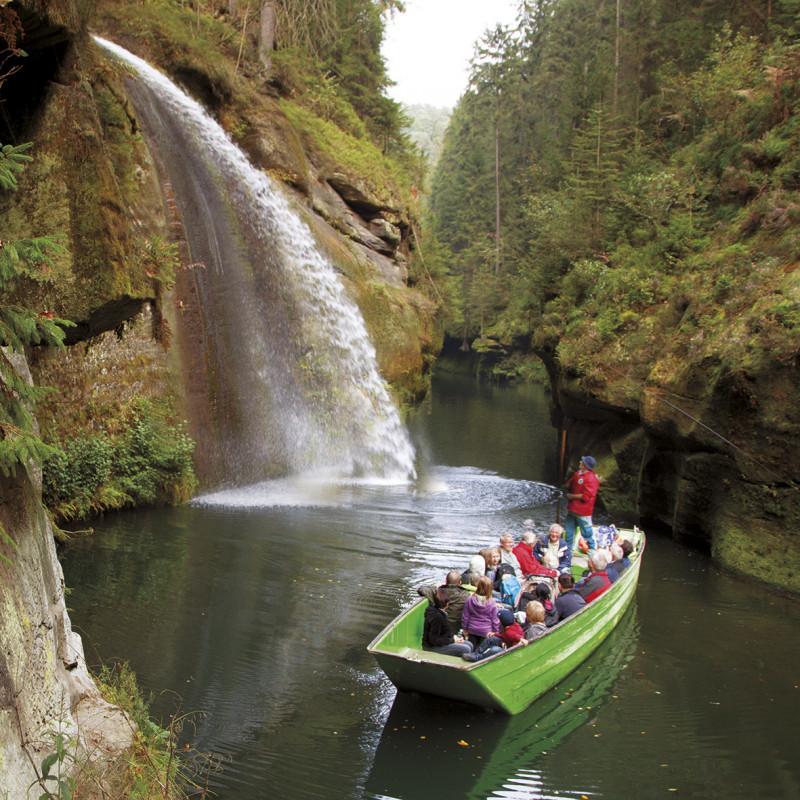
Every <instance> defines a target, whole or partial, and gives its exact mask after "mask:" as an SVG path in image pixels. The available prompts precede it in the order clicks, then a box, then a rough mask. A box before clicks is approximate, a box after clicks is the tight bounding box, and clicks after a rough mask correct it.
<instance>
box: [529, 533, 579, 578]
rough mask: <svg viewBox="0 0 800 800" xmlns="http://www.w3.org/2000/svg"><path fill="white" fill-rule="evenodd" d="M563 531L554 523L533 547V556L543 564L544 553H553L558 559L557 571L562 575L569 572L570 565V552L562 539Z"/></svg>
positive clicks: (565, 541)
mask: <svg viewBox="0 0 800 800" xmlns="http://www.w3.org/2000/svg"><path fill="white" fill-rule="evenodd" d="M563 535H564V529H563V528H562V527H561V526H560V525H559V524H558V523H557V522H554V523H553V524H552V525H551V526H550V529H549V530H548V531H547V535H546V536H542V537H541V538H540V539H539V541H538V542H536V544H535V545H534V546H533V554H534V556H536V558H537V559H538V560H539V561H540V562H542V563H544V555H545V553H548V552H549V553H553V554H554V555H555V556H556V558H557V559H558V571H559V572H560V573H562V574H564V573H567V572H569V571H570V566H571V564H572V553H571V552H570V549H569V545H568V544H567V540H566V539H564V538H562V537H563Z"/></svg>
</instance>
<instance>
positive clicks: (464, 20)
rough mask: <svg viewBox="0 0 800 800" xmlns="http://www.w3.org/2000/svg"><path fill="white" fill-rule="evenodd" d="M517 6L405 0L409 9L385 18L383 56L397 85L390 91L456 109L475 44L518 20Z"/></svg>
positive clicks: (506, 0)
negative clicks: (492, 30)
mask: <svg viewBox="0 0 800 800" xmlns="http://www.w3.org/2000/svg"><path fill="white" fill-rule="evenodd" d="M516 9H517V2H516V0H406V10H405V13H403V14H395V15H394V17H393V18H390V19H387V22H386V38H385V41H384V44H383V54H384V56H385V58H386V63H387V66H388V70H389V77H390V78H391V79H392V80H393V81H395V83H396V84H397V85H396V86H393V87H391V88H390V89H389V95H390V96H391V97H393V98H394V99H395V100H397V101H399V102H401V103H404V104H406V105H413V104H416V103H428V104H429V105H433V106H448V107H450V108H452V107H453V106H454V105H455V104H456V102H457V101H458V98H459V97H460V96H461V95H462V94H463V92H464V90H465V89H466V87H467V75H468V72H469V60H470V58H472V55H473V50H474V45H475V42H476V41H477V40H478V39H479V38H480V36H481V34H482V33H483V32H484V31H485V30H486V29H487V28H493V27H494V26H495V25H497V24H498V23H501V24H503V25H508V24H509V23H512V22H514V20H515V18H516Z"/></svg>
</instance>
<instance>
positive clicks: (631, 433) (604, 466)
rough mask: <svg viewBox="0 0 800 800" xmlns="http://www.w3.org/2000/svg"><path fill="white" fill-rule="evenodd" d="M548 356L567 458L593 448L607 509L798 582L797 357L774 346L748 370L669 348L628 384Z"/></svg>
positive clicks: (776, 579)
mask: <svg viewBox="0 0 800 800" xmlns="http://www.w3.org/2000/svg"><path fill="white" fill-rule="evenodd" d="M545 356H547V354H545ZM548 362H549V366H550V369H549V371H550V375H551V379H552V382H553V386H554V394H553V396H554V400H555V403H556V405H557V413H558V414H559V415H560V416H561V417H562V420H563V424H564V425H565V427H566V428H567V430H568V431H569V441H570V455H571V459H572V461H573V462H574V461H576V460H577V458H579V457H580V455H581V454H582V453H586V452H587V451H590V452H592V454H594V455H595V456H596V457H597V458H598V462H599V463H598V469H597V471H598V474H599V475H601V477H602V478H603V479H604V480H603V484H602V490H601V498H602V502H603V505H604V506H605V508H606V509H607V510H608V512H609V513H610V514H611V515H612V516H613V517H617V518H621V519H626V520H628V521H638V522H639V523H640V524H641V525H643V526H644V527H645V528H648V527H649V528H651V529H661V530H665V531H668V532H670V533H671V535H672V536H673V537H674V538H676V539H678V540H681V541H686V542H688V543H691V544H694V545H699V546H700V547H702V548H703V549H705V550H707V551H708V552H709V553H710V554H711V556H712V557H713V558H714V559H715V560H716V561H717V562H718V563H719V564H721V565H723V566H724V567H726V568H729V569H731V570H733V571H736V572H739V573H741V574H744V575H748V576H751V577H754V578H757V579H759V580H762V581H764V582H766V583H768V584H770V585H772V586H774V587H776V588H780V589H786V590H788V591H790V592H793V593H798V592H800V536H798V531H799V530H800V487H798V484H797V482H796V479H795V474H794V462H795V460H796V454H797V453H798V452H800V410H799V409H798V405H797V403H796V402H794V400H793V398H794V397H796V395H797V392H798V390H799V389H800V376H798V370H797V364H796V362H795V363H792V362H791V361H790V362H789V363H786V361H785V360H784V359H783V357H782V354H781V353H778V352H776V353H775V358H773V359H770V360H768V361H765V362H764V363H763V364H762V365H761V368H760V369H758V370H755V369H751V370H745V369H741V368H740V369H731V368H729V367H726V366H725V365H724V364H723V363H720V362H719V361H717V362H716V363H713V364H710V363H709V362H708V361H706V360H700V361H694V360H692V359H684V360H680V359H678V358H675V357H674V356H673V355H672V354H671V355H670V356H667V357H664V358H663V359H660V360H657V361H656V363H654V364H652V365H650V367H649V370H648V375H647V376H646V377H645V378H644V380H642V383H641V385H640V386H639V387H638V389H637V390H636V391H633V392H630V393H626V392H624V391H621V389H620V387H621V385H622V382H620V383H616V384H615V383H611V382H609V384H608V385H607V386H605V387H602V388H601V387H595V388H594V389H593V390H589V389H587V388H586V387H585V386H584V385H581V383H580V381H578V380H576V379H575V378H574V377H573V378H570V377H569V376H568V375H567V374H566V372H565V370H564V369H563V366H562V365H561V364H560V363H558V362H555V361H554V360H552V359H548Z"/></svg>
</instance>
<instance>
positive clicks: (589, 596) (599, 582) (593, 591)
mask: <svg viewBox="0 0 800 800" xmlns="http://www.w3.org/2000/svg"><path fill="white" fill-rule="evenodd" d="M613 585H614V584H613V583H611V579H610V578H609V577H608V573H607V572H606V571H605V570H603V571H602V572H592V573H590V574H589V576H588V577H586V578H585V579H584V580H583V581H581V583H580V584H579V585H578V587H577V589H578V594H579V595H581V596H582V597H583V599H584V600H585V601H586V602H587V603H591V602H592V600H596V599H597V598H598V597H600V595H601V594H603V592H607V591H608V590H609V589H610V588H611V587H612V586H613Z"/></svg>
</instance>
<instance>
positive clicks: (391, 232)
mask: <svg viewBox="0 0 800 800" xmlns="http://www.w3.org/2000/svg"><path fill="white" fill-rule="evenodd" d="M161 5H162V8H161V10H164V9H167V11H168V12H169V14H174V15H177V14H183V13H184V9H183V8H181V7H179V6H178V4H161ZM128 6H129V4H127V3H121V2H119V3H115V2H103V3H99V4H97V5H96V6H95V5H94V4H91V9H90V8H89V6H87V5H86V4H79V3H75V2H73V1H72V0H58V2H52V3H45V2H39V1H38V0H29V1H28V2H19V3H13V8H14V9H15V10H16V11H17V12H18V14H19V17H20V20H21V22H22V25H23V27H24V33H25V38H24V40H23V42H22V44H23V46H24V48H25V50H26V51H27V52H28V58H27V59H26V61H25V63H24V64H23V69H22V70H20V72H19V73H17V74H16V75H14V76H13V77H12V78H10V79H8V80H7V81H6V84H5V86H4V89H3V91H4V98H3V99H4V102H3V105H2V108H3V114H2V119H1V120H0V142H3V143H7V142H15V143H19V142H22V141H33V142H34V150H33V154H34V157H35V160H34V161H33V163H32V164H31V165H30V166H29V168H28V169H27V170H26V173H25V174H24V175H22V176H21V178H20V186H19V190H18V191H17V192H16V193H13V194H11V195H6V196H4V197H3V198H2V201H1V202H2V207H0V214H2V217H3V221H4V226H3V237H4V238H6V237H8V238H10V239H12V240H13V239H15V238H22V237H29V236H34V235H36V236H42V235H55V236H59V237H61V238H60V240H61V244H62V251H61V252H60V253H59V255H58V256H57V257H56V258H55V259H54V261H53V264H52V267H51V268H50V271H49V274H46V275H44V276H43V277H40V279H37V280H33V279H30V280H22V281H19V282H18V283H17V285H16V286H15V288H14V290H13V295H12V296H10V297H6V298H4V299H5V301H6V302H22V303H24V304H25V305H26V306H27V307H30V308H34V309H36V310H39V311H41V313H45V314H48V315H53V314H54V315H56V316H58V317H63V318H67V319H71V320H73V321H75V323H76V326H75V327H74V328H71V329H70V331H69V333H68V345H69V349H68V355H67V356H66V357H65V356H64V355H63V354H59V353H49V352H48V353H44V352H37V353H34V354H32V356H31V359H30V360H31V365H32V370H33V373H34V379H35V380H36V381H37V382H39V380H42V381H44V382H46V383H47V384H49V385H52V386H56V387H59V388H60V389H61V390H62V391H61V393H60V394H59V395H58V398H57V399H55V400H53V401H52V402H48V403H46V404H45V405H43V406H42V408H41V409H40V419H41V423H42V425H43V427H44V429H45V433H47V434H48V435H50V436H52V437H53V438H56V439H57V438H59V437H60V436H61V435H62V434H63V435H72V436H75V435H79V434H86V433H92V432H93V431H94V430H96V429H97V427H98V425H99V424H101V423H102V424H105V423H106V422H107V421H108V420H109V419H112V420H113V419H114V416H115V414H117V413H118V411H119V408H120V407H121V405H122V404H124V403H126V402H128V401H129V400H130V397H129V395H130V394H131V391H132V390H133V387H134V386H135V388H136V391H137V393H138V394H140V395H142V396H145V397H153V398H156V399H160V400H165V401H167V402H168V403H169V404H170V405H171V407H173V408H174V409H177V410H178V411H177V413H179V412H180V410H187V409H188V411H192V410H193V408H192V405H191V403H190V402H189V403H187V402H186V397H187V395H191V393H192V380H193V378H192V375H191V374H190V371H189V370H188V369H187V365H188V366H190V364H191V360H190V359H188V360H187V357H186V354H185V353H183V354H182V355H181V357H178V355H177V353H176V352H175V349H176V348H174V347H172V346H171V345H172V341H173V336H172V335H173V333H174V332H175V331H176V330H177V329H178V327H179V326H180V325H182V324H183V322H182V321H181V319H182V318H183V317H184V315H186V316H187V317H191V314H192V309H191V303H192V302H193V300H192V297H191V292H190V291H189V290H188V285H189V278H188V277H187V276H188V274H189V271H188V270H186V269H184V268H186V267H188V266H189V264H188V261H189V258H188V254H187V252H186V248H185V241H184V237H183V234H182V225H183V221H182V220H181V218H180V214H179V213H178V212H177V210H176V203H175V198H174V197H173V196H172V193H171V187H170V186H169V184H168V183H167V182H166V181H165V180H164V179H163V175H160V174H159V171H158V170H157V168H156V158H157V154H155V155H154V154H153V153H151V152H150V151H149V149H148V146H147V144H146V142H145V140H144V138H143V136H142V133H141V129H140V124H139V120H138V119H137V116H136V114H135V112H134V110H133V107H132V104H131V103H130V101H129V99H128V97H127V95H126V91H125V75H124V71H123V70H121V69H120V68H119V67H118V66H114V65H111V64H110V63H109V62H108V61H107V59H106V58H105V57H104V56H103V55H101V53H100V51H99V49H98V48H97V47H96V46H95V45H94V44H93V42H92V40H91V39H90V37H89V35H88V28H89V26H91V27H92V28H93V29H94V30H97V31H98V32H101V33H104V34H106V35H109V36H110V37H112V38H117V39H118V40H119V41H120V43H121V44H123V45H126V46H128V47H129V48H130V49H131V50H133V51H134V52H136V53H138V54H139V55H141V56H142V57H144V58H147V59H149V60H151V61H152V62H153V63H154V64H156V65H160V66H161V67H162V68H163V69H164V70H165V71H167V72H168V73H169V74H170V75H171V76H172V77H173V78H174V79H176V80H177V81H179V82H180V83H181V85H182V86H184V87H185V88H186V89H187V91H188V92H189V93H191V94H193V95H194V96H195V97H197V98H198V99H199V100H200V101H201V102H203V103H204V105H205V106H206V107H207V108H208V109H209V110H210V111H211V112H212V113H213V114H214V116H215V117H216V118H217V120H218V121H220V123H221V124H222V125H223V126H224V127H225V128H226V129H227V130H228V132H229V133H230V135H231V136H232V137H233V138H234V139H235V140H236V141H237V142H238V143H239V144H240V145H241V146H242V147H243V148H244V149H245V150H246V152H247V153H248V154H249V156H250V158H251V159H252V161H253V162H254V163H255V164H256V165H257V166H259V167H261V168H263V169H264V170H266V171H267V172H268V173H269V174H270V175H271V176H272V177H274V178H275V179H277V180H278V181H280V182H281V183H282V184H283V185H284V187H285V190H286V192H287V193H289V194H290V195H291V196H292V197H293V199H294V202H295V204H296V206H297V207H298V208H299V209H300V210H301V213H303V214H304V216H305V218H306V220H307V222H308V224H309V225H310V226H311V228H312V230H313V231H314V233H315V236H316V238H317V240H318V242H319V244H320V246H321V247H322V248H323V249H324V250H325V251H326V252H327V253H328V254H329V255H330V257H331V258H332V259H333V261H334V263H335V264H336V266H337V267H338V269H339V270H340V271H341V274H342V276H343V277H344V279H345V282H346V285H347V288H348V290H349V292H350V294H351V296H352V297H353V299H354V300H355V301H356V302H357V303H358V305H359V306H360V307H361V310H362V312H363V315H364V318H365V321H366V324H367V327H368V329H369V331H370V334H371V336H372V339H373V342H374V344H375V346H376V350H377V353H378V361H379V366H380V369H381V371H382V373H383V375H384V376H385V377H386V379H387V380H388V381H389V383H390V385H391V386H392V388H393V390H394V393H395V395H396V396H397V398H398V399H400V400H401V401H412V400H414V399H416V398H418V397H420V396H421V395H423V394H424V392H425V391H426V388H427V383H428V372H429V369H430V366H431V364H432V362H433V359H434V356H435V353H436V351H437V350H438V341H439V333H438V330H437V326H436V322H435V311H436V309H435V307H434V305H433V303H432V302H431V301H430V300H428V299H427V298H426V297H425V296H424V295H423V294H421V293H420V292H418V291H417V290H416V289H414V288H413V287H412V286H410V285H409V281H408V269H407V264H408V258H409V254H410V244H409V233H410V224H411V216H410V214H411V212H410V211H409V208H408V204H407V200H404V199H402V197H401V196H400V192H399V191H398V189H397V187H396V186H395V184H394V183H393V179H392V176H391V175H390V174H389V173H388V172H387V171H386V168H385V167H379V166H376V168H375V169H374V170H370V168H369V167H370V162H369V158H371V157H372V153H371V151H368V152H367V156H368V158H367V160H366V161H364V160H363V156H364V153H363V152H360V153H359V159H362V160H358V159H356V160H353V158H351V156H352V153H351V151H350V150H349V149H348V146H349V140H348V139H347V137H346V136H344V135H343V134H342V133H341V131H339V130H338V129H337V130H333V128H332V127H331V126H330V124H329V123H328V122H326V121H325V120H321V119H320V118H318V117H316V116H315V115H314V114H313V113H311V112H310V111H308V109H306V108H303V107H302V106H301V105H299V104H296V103H294V101H293V99H292V98H291V97H290V96H288V94H289V93H288V91H283V90H282V89H281V87H280V86H279V85H278V86H277V88H276V83H275V82H274V81H273V82H270V81H268V80H267V79H266V76H265V75H264V74H263V72H259V71H258V69H260V68H255V67H253V66H252V65H249V64H248V63H247V60H246V59H245V63H244V65H243V69H242V70H241V71H239V63H238V59H237V56H236V50H237V47H236V45H232V44H231V40H232V38H233V33H232V31H233V29H230V30H227V29H224V25H223V23H220V25H221V26H223V27H221V28H220V31H221V33H222V34H224V36H222V37H221V38H220V39H219V40H218V41H217V43H218V44H219V49H217V50H210V49H209V43H208V41H206V40H204V39H203V38H202V37H201V36H197V35H191V32H189V33H187V31H186V30H185V29H180V28H179V27H172V28H170V24H172V23H174V22H175V19H173V18H172V17H170V18H169V19H166V20H163V19H158V18H154V17H152V16H148V14H150V13H151V12H153V5H152V4H145V5H143V6H140V5H139V4H136V5H131V6H130V7H128ZM172 6H174V8H173V7H172ZM186 13H189V12H186ZM162 23H164V24H163V25H162ZM215 24H216V23H215ZM226 30H227V32H226ZM239 55H241V53H239ZM234 62H236V64H235V66H234ZM254 70H256V71H254ZM362 144H363V143H362ZM337 148H338V149H337ZM374 153H375V158H376V160H380V159H381V156H380V151H378V150H377V149H375V151H374ZM167 245H169V246H173V245H174V247H175V252H176V253H177V258H176V259H172V258H171V256H170V254H171V253H172V251H171V250H169V247H167ZM165 253H166V257H164V254H165ZM175 271H177V275H176V274H174V273H175ZM184 333H185V332H184ZM190 334H191V330H190V329H189V331H188V335H186V336H184V339H185V340H186V339H188V340H190V339H191V335H190ZM20 368H21V369H23V370H24V369H27V367H26V366H25V365H24V364H21V365H20ZM98 414H99V416H100V418H98ZM192 422H193V423H196V424H194V427H193V433H194V434H195V436H202V435H203V433H204V431H203V425H202V419H200V420H192ZM40 497H41V476H40V474H38V473H37V472H36V471H35V470H29V471H28V472H22V471H20V472H19V473H18V474H17V475H16V477H14V478H4V479H2V483H0V524H1V525H2V527H3V529H4V530H5V531H6V532H7V534H8V537H10V540H11V541H13V543H14V544H13V545H11V544H9V542H8V541H5V540H3V539H0V544H2V550H0V775H2V776H3V778H4V783H3V784H2V785H0V796H3V791H5V792H6V793H7V794H8V796H9V797H15V798H16V797H24V796H26V792H27V789H28V786H29V785H30V784H31V782H32V781H33V780H35V778H36V764H39V763H40V762H41V759H42V756H43V755H45V754H47V753H49V752H51V751H52V750H53V748H54V733H53V729H54V727H55V726H58V725H61V727H62V729H63V730H64V731H65V732H66V733H68V734H70V735H72V736H74V737H80V738H81V740H82V741H83V742H84V744H85V748H86V750H87V751H92V752H93V753H94V755H95V756H96V757H97V758H99V759H100V760H101V761H102V760H103V759H108V758H111V757H112V756H113V755H114V754H115V753H118V752H119V751H120V750H122V749H124V748H125V747H126V746H127V745H128V744H129V742H130V738H129V737H130V725H129V723H128V722H127V720H125V719H124V718H121V717H120V715H119V713H118V712H116V711H115V710H114V709H112V708H110V707H109V706H107V705H106V704H105V703H104V702H103V701H102V699H101V698H100V696H99V694H98V692H97V690H96V688H95V687H94V684H93V683H92V680H91V678H90V676H89V674H88V672H87V670H86V664H85V661H84V657H83V651H82V646H81V642H80V639H79V637H78V636H76V635H75V634H74V633H73V632H72V630H71V628H70V622H69V617H68V615H67V613H66V607H65V604H64V582H63V576H62V573H61V569H60V567H59V564H58V561H57V559H56V555H55V550H54V545H53V536H52V529H51V526H50V523H49V521H48V518H47V515H46V513H45V511H44V509H43V508H42V506H41V503H40Z"/></svg>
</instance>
